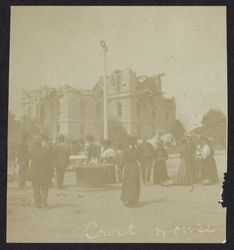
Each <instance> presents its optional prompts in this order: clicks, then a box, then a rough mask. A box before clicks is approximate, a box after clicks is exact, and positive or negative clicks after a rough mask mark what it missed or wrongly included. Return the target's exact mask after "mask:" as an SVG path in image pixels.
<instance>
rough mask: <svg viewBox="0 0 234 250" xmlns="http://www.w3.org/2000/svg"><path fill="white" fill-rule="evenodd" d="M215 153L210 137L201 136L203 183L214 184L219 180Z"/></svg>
mask: <svg viewBox="0 0 234 250" xmlns="http://www.w3.org/2000/svg"><path fill="white" fill-rule="evenodd" d="M214 153H215V152H214V150H213V148H212V147H211V145H210V142H209V139H208V138H206V137H201V156H202V160H201V165H202V166H201V167H202V169H201V179H202V183H203V184H214V183H217V182H218V181H219V177H218V171H217V167H216V162H215V158H214Z"/></svg>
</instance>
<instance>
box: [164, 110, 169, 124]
mask: <svg viewBox="0 0 234 250" xmlns="http://www.w3.org/2000/svg"><path fill="white" fill-rule="evenodd" d="M165 121H166V122H168V121H169V112H168V111H166V112H165Z"/></svg>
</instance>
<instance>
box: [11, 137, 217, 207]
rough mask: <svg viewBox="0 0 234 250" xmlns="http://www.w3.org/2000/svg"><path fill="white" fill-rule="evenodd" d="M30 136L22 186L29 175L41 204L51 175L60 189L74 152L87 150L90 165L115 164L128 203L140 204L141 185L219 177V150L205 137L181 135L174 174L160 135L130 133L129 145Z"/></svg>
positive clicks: (21, 156) (20, 159) (22, 158)
mask: <svg viewBox="0 0 234 250" xmlns="http://www.w3.org/2000/svg"><path fill="white" fill-rule="evenodd" d="M28 139H29V138H28V134H27V133H23V135H22V140H21V142H20V143H19V145H18V147H17V153H16V159H17V160H16V165H17V166H18V168H19V171H18V176H19V178H18V180H19V188H20V189H24V188H25V183H26V180H27V179H30V180H31V181H32V188H33V195H34V200H35V205H36V207H37V208H42V207H47V206H48V204H47V197H48V190H49V187H50V186H52V178H53V177H56V183H57V188H58V189H59V190H61V189H64V185H63V183H64V174H65V170H66V168H67V166H68V165H69V157H70V156H71V155H79V154H83V155H85V156H86V160H85V162H86V164H87V166H88V165H90V164H106V163H107V164H109V165H112V166H114V169H115V171H114V175H113V176H112V177H113V178H112V179H113V180H112V183H114V182H120V183H122V192H121V200H122V202H123V203H124V204H125V205H126V206H134V205H135V204H136V203H137V201H138V200H139V195H140V188H141V184H142V185H152V184H155V185H157V184H161V185H167V184H168V183H169V184H170V185H193V184H196V183H200V182H201V183H202V184H206V185H207V184H214V183H217V182H218V173H217V167H216V162H215V158H214V153H215V152H214V150H213V148H212V146H211V143H210V141H209V139H208V138H207V137H204V136H201V137H199V138H198V139H196V140H194V139H193V138H192V137H189V136H185V137H184V138H182V140H181V142H180V144H179V145H178V147H180V153H179V155H180V164H179V166H178V172H177V173H176V175H175V176H171V177H169V175H168V171H167V160H168V158H169V154H168V150H167V147H166V146H165V144H164V141H163V140H161V139H160V136H159V137H158V140H156V141H155V143H152V141H150V140H147V139H143V140H137V138H135V137H133V136H129V138H128V143H127V145H123V144H120V143H115V144H113V143H112V142H111V141H110V140H103V141H102V142H100V143H98V142H95V138H94V137H93V136H87V137H86V139H85V140H74V141H71V142H70V143H68V142H67V141H66V139H65V137H64V136H63V135H60V136H58V138H57V141H56V143H54V144H53V143H51V142H50V140H49V137H48V136H45V135H36V136H34V137H33V139H32V140H31V142H30V143H29V141H28Z"/></svg>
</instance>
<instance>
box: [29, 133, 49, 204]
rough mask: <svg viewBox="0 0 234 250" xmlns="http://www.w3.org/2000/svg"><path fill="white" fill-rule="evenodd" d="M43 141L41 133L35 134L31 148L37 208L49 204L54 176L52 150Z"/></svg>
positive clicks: (31, 173)
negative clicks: (51, 158) (50, 188)
mask: <svg viewBox="0 0 234 250" xmlns="http://www.w3.org/2000/svg"><path fill="white" fill-rule="evenodd" d="M42 141H43V138H42V137H41V136H40V135H37V136H35V137H34V138H33V140H32V145H31V146H30V149H29V158H30V160H31V167H30V177H31V180H32V187H33V196H34V200H35V205H36V207H37V208H42V207H47V206H48V204H47V197H48V191H49V184H50V181H51V177H52V165H51V162H50V151H49V149H48V148H46V147H44V146H42Z"/></svg>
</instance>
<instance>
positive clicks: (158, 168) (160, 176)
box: [153, 141, 169, 184]
mask: <svg viewBox="0 0 234 250" xmlns="http://www.w3.org/2000/svg"><path fill="white" fill-rule="evenodd" d="M154 157H155V162H154V178H153V180H154V184H160V183H161V182H163V181H166V180H169V177H168V174H167V167H166V161H167V160H168V152H167V150H166V149H165V148H164V147H163V142H162V141H158V142H157V147H156V149H155V151H154Z"/></svg>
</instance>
